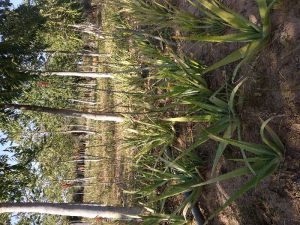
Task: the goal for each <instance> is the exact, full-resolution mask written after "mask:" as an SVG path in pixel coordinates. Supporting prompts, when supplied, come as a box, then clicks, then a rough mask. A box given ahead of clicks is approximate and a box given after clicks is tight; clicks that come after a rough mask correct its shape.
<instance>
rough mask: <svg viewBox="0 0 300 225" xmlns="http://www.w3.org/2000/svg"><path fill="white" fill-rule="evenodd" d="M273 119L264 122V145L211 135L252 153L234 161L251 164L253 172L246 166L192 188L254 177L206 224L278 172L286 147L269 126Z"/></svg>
mask: <svg viewBox="0 0 300 225" xmlns="http://www.w3.org/2000/svg"><path fill="white" fill-rule="evenodd" d="M271 119H272V118H270V119H268V120H266V121H264V122H263V123H262V126H261V129H260V134H261V139H262V142H263V144H253V143H248V142H244V141H237V140H232V139H227V138H221V137H218V136H216V135H214V134H209V137H210V138H211V139H213V140H215V141H218V142H221V143H225V144H229V145H232V146H235V147H238V148H240V149H241V150H244V151H246V152H248V153H250V154H251V157H246V158H243V159H234V161H237V162H244V163H248V164H250V167H251V168H252V170H251V169H249V167H247V166H245V167H242V168H238V169H235V170H233V171H231V172H228V173H226V174H223V175H220V176H218V177H215V178H212V179H210V180H207V181H205V182H201V183H199V184H197V185H193V186H192V187H199V186H203V185H208V184H212V183H216V182H220V181H224V180H228V179H233V178H237V177H240V176H244V175H253V176H252V177H251V178H250V179H249V181H248V182H246V183H245V184H244V185H243V186H242V187H241V188H240V189H239V190H237V191H236V192H234V194H232V195H231V197H230V198H229V199H228V200H227V201H226V202H225V203H224V205H222V207H220V208H219V209H218V210H216V211H215V212H214V213H213V214H212V215H211V216H210V217H209V218H208V220H207V222H206V224H207V223H208V221H209V220H211V219H212V218H214V217H215V216H216V215H217V214H218V213H219V212H220V211H222V210H223V209H225V208H226V207H227V206H228V205H230V204H231V203H232V202H233V201H235V200H236V199H237V198H239V197H240V196H241V195H243V194H244V193H246V192H247V191H248V190H250V189H252V188H254V187H256V186H257V185H258V184H259V183H260V182H261V181H262V180H264V179H265V178H266V177H268V176H270V175H272V174H273V173H274V172H275V171H276V170H277V168H278V166H279V164H280V163H281V161H282V160H283V151H284V145H283V144H282V142H281V141H280V139H279V137H278V136H277V135H276V133H275V132H274V131H273V130H272V129H271V128H270V127H269V126H268V123H269V122H270V120H271ZM253 171H254V174H253Z"/></svg>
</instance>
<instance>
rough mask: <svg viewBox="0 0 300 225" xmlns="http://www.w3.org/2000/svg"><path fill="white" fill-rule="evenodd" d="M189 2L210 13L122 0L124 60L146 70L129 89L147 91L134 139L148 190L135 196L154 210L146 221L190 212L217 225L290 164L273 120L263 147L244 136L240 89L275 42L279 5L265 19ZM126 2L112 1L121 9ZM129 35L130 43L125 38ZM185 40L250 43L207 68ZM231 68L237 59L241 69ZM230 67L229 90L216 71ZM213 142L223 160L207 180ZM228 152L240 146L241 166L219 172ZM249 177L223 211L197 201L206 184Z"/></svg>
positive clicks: (139, 100) (264, 10)
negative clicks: (188, 133) (242, 73)
mask: <svg viewBox="0 0 300 225" xmlns="http://www.w3.org/2000/svg"><path fill="white" fill-rule="evenodd" d="M188 2H189V4H190V6H192V7H194V8H195V9H197V10H198V11H199V13H198V14H199V15H200V16H195V15H194V14H191V13H189V12H187V11H184V10H181V9H180V8H178V7H176V6H174V5H173V4H172V3H171V2H169V1H156V0H155V1H143V0H132V1H129V0H128V1H121V2H120V4H119V5H118V4H116V5H118V7H119V8H118V10H119V11H118V12H119V15H116V16H115V18H111V19H112V20H113V22H114V23H115V24H116V27H117V31H118V36H117V37H115V41H116V46H117V47H120V46H124V48H127V49H128V51H129V52H130V53H132V54H131V55H130V57H128V55H126V51H125V53H124V55H122V57H123V58H122V57H121V60H123V61H128V64H132V63H135V64H136V65H137V66H138V65H141V68H142V69H141V71H140V72H139V73H137V74H136V76H130V77H129V78H128V80H127V83H128V84H127V85H124V86H128V87H131V88H132V90H134V91H135V92H136V91H137V90H139V91H140V92H141V94H140V95H138V96H131V98H132V100H131V101H132V103H133V104H134V105H133V109H134V112H143V114H142V115H136V114H138V113H136V114H135V116H132V117H127V119H128V120H129V121H130V123H129V124H128V126H129V127H130V128H129V129H127V131H128V132H129V135H126V136H127V139H126V140H125V143H126V144H125V145H126V146H127V147H130V148H131V149H133V150H134V152H135V162H136V166H135V167H136V168H135V169H134V170H135V171H136V173H137V179H138V181H139V183H140V185H138V187H140V186H142V188H138V189H137V190H136V192H135V196H137V198H138V201H139V202H140V201H142V202H143V204H144V206H145V207H147V209H149V215H148V216H143V220H144V224H159V223H161V222H168V223H170V224H186V223H187V220H186V219H187V218H190V217H189V216H188V215H189V213H188V212H189V209H192V213H193V215H194V217H195V219H196V223H197V224H206V223H209V221H210V220H212V219H213V218H214V217H215V216H216V215H217V214H218V213H220V212H221V211H222V210H223V209H225V208H226V207H227V206H228V205H230V204H231V203H233V202H234V201H235V200H236V199H237V198H239V197H240V196H241V195H243V194H244V193H245V192H247V191H248V190H250V189H252V188H254V187H256V186H257V185H258V184H259V183H260V182H261V181H262V180H264V179H265V178H266V177H268V176H270V175H272V174H273V173H274V172H275V171H276V170H277V168H278V166H279V165H280V163H281V162H282V160H283V151H284V145H283V144H282V142H281V141H280V138H279V137H278V136H277V135H276V133H275V132H274V131H273V130H272V129H271V128H270V127H269V126H268V123H269V122H270V121H271V120H272V119H274V118H273V117H272V118H269V119H267V120H265V121H261V128H260V131H259V130H258V131H257V132H259V133H260V136H261V143H260V144H258V143H251V142H245V141H243V139H242V126H243V121H242V120H241V119H240V117H239V111H240V110H242V102H241V101H240V100H241V97H242V96H241V95H240V94H239V93H240V89H242V88H243V85H244V84H245V83H247V77H239V70H240V68H241V67H242V66H243V65H244V64H247V63H251V60H253V59H255V56H256V55H257V54H259V52H260V50H261V49H262V48H263V47H264V46H265V45H266V44H267V43H268V40H269V38H270V26H271V25H270V18H269V16H270V12H271V9H272V7H273V5H274V4H275V2H276V1H263V0H257V1H256V3H257V8H258V10H259V16H260V22H259V23H258V22H256V23H253V22H251V21H249V20H248V19H247V18H245V17H243V16H242V15H240V14H238V13H236V12H234V11H233V10H231V9H230V8H228V7H226V6H225V5H223V4H222V3H221V2H219V1H206V0H197V1H188ZM112 5H114V4H112ZM116 5H115V6H112V7H115V10H116V8H117V6H116ZM120 5H121V6H120ZM110 22H111V21H110ZM174 30H176V32H175V34H174ZM120 36H121V37H120ZM124 38H125V39H127V45H126V44H124V43H121V41H120V42H119V41H118V40H124ZM182 41H185V42H186V41H197V42H203V43H204V44H205V43H207V42H213V43H233V42H234V43H241V44H242V46H241V47H240V48H238V49H237V50H234V51H233V52H231V53H230V54H228V55H227V56H224V58H223V59H221V60H219V61H217V62H214V63H213V64H212V65H208V66H207V65H204V64H203V63H200V62H196V61H195V60H193V59H190V58H189V57H187V56H186V55H185V54H184V53H183V52H182V51H180V50H179V49H178V47H177V45H178V44H180V42H182ZM116 51H120V50H118V49H116ZM119 57H120V54H118V55H116V58H117V59H119V60H120V58H119ZM129 62H130V63H129ZM229 64H233V65H235V67H234V69H233V70H232V69H231V68H232V67H230V66H227V65H229ZM224 66H226V67H225V68H227V69H226V70H224V71H223V73H226V74H227V77H226V79H225V80H223V83H222V84H221V85H220V86H218V87H215V86H214V87H211V85H209V83H210V77H209V76H208V75H209V74H211V73H212V72H214V71H215V70H217V69H218V68H220V67H222V68H224ZM218 72H219V73H220V70H217V73H218ZM217 73H215V72H214V76H218V74H217ZM237 99H239V100H237ZM237 106H238V107H237ZM133 114H134V113H133ZM257 121H259V119H258V120H257ZM190 124H193V126H194V127H196V128H194V129H196V131H194V132H193V133H194V137H193V138H192V140H187V143H186V144H185V145H182V144H180V143H178V142H179V141H180V140H179V139H180V136H181V135H184V134H181V133H182V132H183V130H184V129H185V128H186V125H188V126H189V125H190ZM187 139H188V138H187ZM190 139H191V138H190ZM211 140H213V141H215V142H216V143H217V146H216V147H215V150H214V152H215V157H214V159H213V163H212V168H211V172H210V174H211V175H210V176H208V178H204V177H205V175H204V174H205V173H207V170H206V168H207V167H208V165H209V164H207V162H206V161H205V160H204V159H201V155H202V154H201V149H202V148H203V147H202V146H204V148H205V146H207V145H205V144H206V142H211ZM213 146H215V145H213ZM229 146H233V147H234V148H229ZM228 148H229V149H231V150H234V151H237V152H239V153H231V155H232V156H233V158H234V159H232V161H233V162H235V166H234V167H233V168H234V169H233V170H232V171H230V172H227V173H223V174H218V173H219V172H218V171H217V168H218V164H219V161H220V159H221V158H222V157H223V155H224V152H225V150H226V149H228ZM243 176H244V177H248V178H249V179H248V181H247V182H246V183H245V184H243V185H242V186H240V188H239V189H238V190H236V191H235V192H234V193H233V194H232V195H231V196H230V197H229V198H228V199H227V200H226V202H225V203H224V204H223V205H222V206H221V207H220V208H218V209H215V211H213V212H212V213H210V215H208V214H207V212H205V216H204V215H203V214H202V213H200V211H199V209H197V208H198V204H197V203H198V200H199V197H200V196H201V195H203V193H204V192H203V188H202V187H203V186H205V185H209V184H216V183H218V182H221V181H226V180H229V179H235V178H238V177H243ZM181 194H184V197H182V196H181ZM211 200H212V201H213V199H211ZM200 207H202V206H201V203H200ZM180 216H182V217H180ZM204 221H206V222H205V223H204Z"/></svg>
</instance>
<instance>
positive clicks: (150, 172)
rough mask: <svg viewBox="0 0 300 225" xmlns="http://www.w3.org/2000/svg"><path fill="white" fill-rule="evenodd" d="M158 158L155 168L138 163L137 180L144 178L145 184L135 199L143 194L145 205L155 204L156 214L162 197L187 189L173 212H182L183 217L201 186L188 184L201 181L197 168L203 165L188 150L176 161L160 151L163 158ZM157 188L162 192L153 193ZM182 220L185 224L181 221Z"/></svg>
mask: <svg viewBox="0 0 300 225" xmlns="http://www.w3.org/2000/svg"><path fill="white" fill-rule="evenodd" d="M159 161H160V164H159V165H160V166H159V168H154V167H153V166H149V165H141V163H139V168H140V169H139V171H140V173H139V174H140V175H139V180H140V181H144V182H145V183H146V185H145V187H144V188H141V189H140V190H138V191H137V192H136V193H135V195H137V196H138V198H145V197H146V198H147V199H148V204H149V203H158V204H159V206H160V207H159V208H160V213H162V212H163V208H164V203H165V200H166V199H168V198H170V197H173V196H177V195H179V194H182V193H185V192H189V193H190V194H189V195H188V197H187V198H185V200H184V201H183V202H182V203H181V204H180V205H179V206H178V207H177V209H176V210H175V211H174V212H173V215H174V216H175V215H178V214H179V213H181V212H182V214H183V216H184V217H186V214H187V211H188V209H190V208H191V207H192V206H194V205H195V203H196V202H197V201H198V198H199V196H200V194H201V188H193V187H192V186H193V185H196V184H197V183H199V182H201V181H202V178H201V175H200V173H199V171H198V169H199V168H200V167H201V166H202V165H203V162H202V161H201V160H200V159H199V158H198V157H197V156H196V155H195V154H193V153H189V154H188V155H187V156H186V157H185V158H182V159H180V160H178V161H176V162H175V161H172V159H171V158H170V157H169V156H167V155H166V154H164V157H160V158H159ZM158 189H160V190H163V191H161V192H160V193H159V194H157V193H158V192H157V190H158ZM150 218H152V217H150ZM150 218H148V219H150ZM155 218H156V219H158V220H159V222H161V221H169V218H165V217H163V218H162V217H161V216H158V217H156V216H155ZM172 218H173V217H172ZM152 219H154V218H152ZM151 221H152V220H151ZM182 222H184V224H185V221H184V220H183V221H182ZM154 224H159V223H154Z"/></svg>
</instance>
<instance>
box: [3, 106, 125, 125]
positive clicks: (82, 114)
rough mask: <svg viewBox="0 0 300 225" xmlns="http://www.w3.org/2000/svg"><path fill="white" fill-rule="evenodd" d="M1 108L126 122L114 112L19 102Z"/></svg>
mask: <svg viewBox="0 0 300 225" xmlns="http://www.w3.org/2000/svg"><path fill="white" fill-rule="evenodd" d="M0 108H10V109H20V110H30V111H34V112H43V113H49V114H55V115H62V116H67V117H76V118H85V119H91V120H99V121H111V122H117V123H121V122H124V118H123V117H121V116H116V115H114V114H99V113H92V112H80V111H77V110H71V109H56V108H50V107H43V106H36V105H19V104H0Z"/></svg>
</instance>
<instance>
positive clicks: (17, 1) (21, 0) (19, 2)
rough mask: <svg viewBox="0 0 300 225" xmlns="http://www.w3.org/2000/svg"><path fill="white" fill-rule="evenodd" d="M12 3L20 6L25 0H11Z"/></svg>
mask: <svg viewBox="0 0 300 225" xmlns="http://www.w3.org/2000/svg"><path fill="white" fill-rule="evenodd" d="M10 2H11V3H12V4H14V6H15V7H16V6H18V5H19V4H21V3H22V2H23V0H11V1H10Z"/></svg>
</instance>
